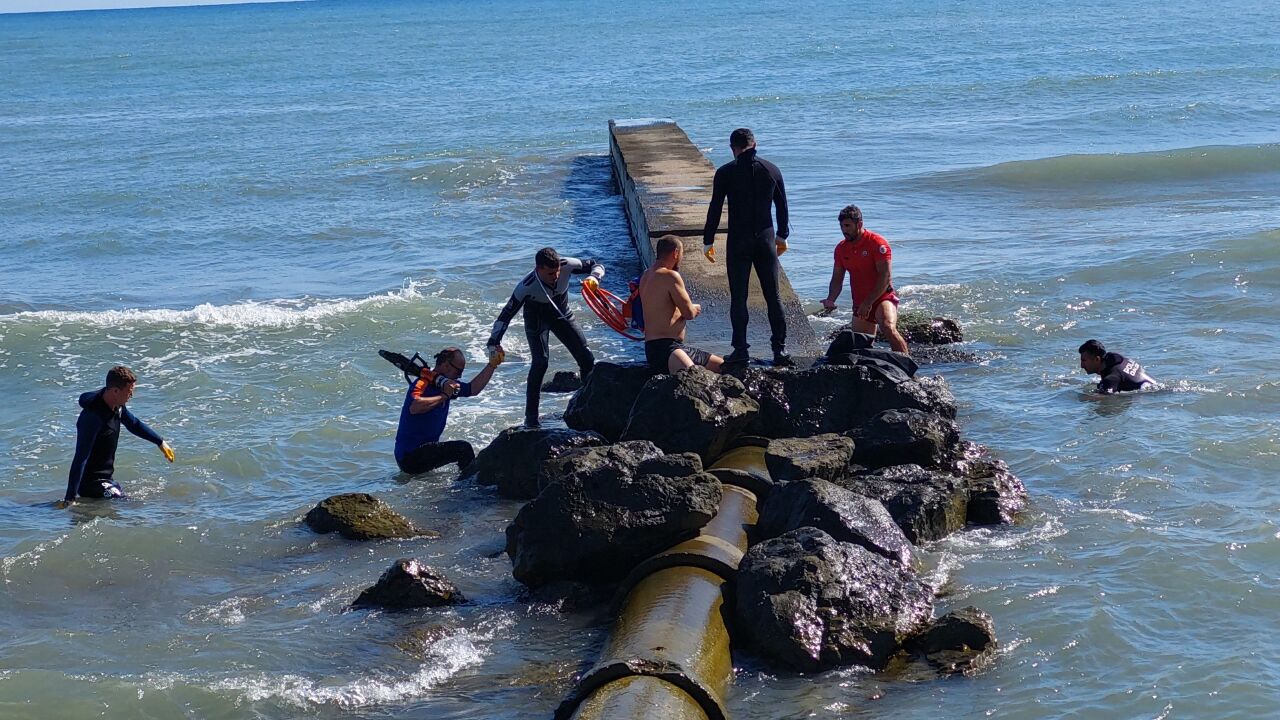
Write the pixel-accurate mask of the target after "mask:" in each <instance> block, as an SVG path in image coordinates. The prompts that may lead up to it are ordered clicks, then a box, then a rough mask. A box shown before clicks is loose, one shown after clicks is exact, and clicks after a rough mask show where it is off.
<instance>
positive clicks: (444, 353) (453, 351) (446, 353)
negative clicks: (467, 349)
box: [435, 347, 462, 366]
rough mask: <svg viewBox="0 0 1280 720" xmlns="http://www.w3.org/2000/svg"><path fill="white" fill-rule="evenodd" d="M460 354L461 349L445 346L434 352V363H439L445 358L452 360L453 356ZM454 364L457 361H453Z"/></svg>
mask: <svg viewBox="0 0 1280 720" xmlns="http://www.w3.org/2000/svg"><path fill="white" fill-rule="evenodd" d="M460 354H462V350H461V349H460V348H456V347H447V348H445V349H443V350H441V351H440V352H438V353H436V354H435V359H436V364H437V365H439V364H440V363H442V362H444V361H445V360H453V359H454V358H456V357H458V355H460ZM454 364H455V366H456V364H457V363H454Z"/></svg>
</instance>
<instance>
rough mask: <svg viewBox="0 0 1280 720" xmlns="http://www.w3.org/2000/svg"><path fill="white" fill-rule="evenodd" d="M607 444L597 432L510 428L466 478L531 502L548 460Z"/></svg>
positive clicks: (482, 453)
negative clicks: (572, 451)
mask: <svg viewBox="0 0 1280 720" xmlns="http://www.w3.org/2000/svg"><path fill="white" fill-rule="evenodd" d="M604 444H605V439H604V438H603V437H601V436H600V435H599V434H597V433H594V432H583V431H579V430H565V429H531V428H521V427H512V428H507V429H506V430H503V431H502V432H500V433H498V436H497V437H495V438H494V439H493V442H491V443H489V446H488V447H486V448H485V449H483V450H481V451H480V452H479V453H478V454H477V455H476V459H475V461H474V462H472V463H471V464H470V465H468V466H467V468H466V470H465V471H464V474H463V477H466V478H474V479H475V481H476V482H478V483H479V484H481V485H496V486H497V488H498V494H499V495H501V496H503V497H508V498H514V499H517V500H528V499H530V498H533V497H535V496H536V495H537V494H538V489H539V488H538V476H539V475H540V474H541V472H542V466H543V463H545V462H546V461H547V460H554V459H556V458H558V457H560V456H562V455H564V454H565V453H567V452H569V451H571V450H575V449H578V448H583V447H595V446H600V445H604Z"/></svg>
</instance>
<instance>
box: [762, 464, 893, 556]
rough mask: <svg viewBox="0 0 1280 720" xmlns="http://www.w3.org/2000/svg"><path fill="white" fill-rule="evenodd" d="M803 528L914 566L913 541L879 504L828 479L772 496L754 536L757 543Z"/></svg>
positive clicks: (801, 483) (786, 487)
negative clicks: (909, 539) (910, 540)
mask: <svg viewBox="0 0 1280 720" xmlns="http://www.w3.org/2000/svg"><path fill="white" fill-rule="evenodd" d="M802 527H814V528H817V529H819V530H821V531H823V532H825V533H826V534H828V535H830V536H831V537H833V538H835V539H836V540H839V541H841V542H847V543H853V544H854V545H859V546H861V547H864V548H866V549H867V550H870V551H871V552H873V553H875V554H877V555H881V556H883V557H886V558H888V559H890V560H893V561H894V562H896V563H898V564H899V565H910V564H911V543H910V542H909V541H908V540H907V537H906V535H904V534H903V533H902V529H901V528H899V527H898V525H897V524H896V523H895V522H894V520H893V516H892V515H890V514H889V511H888V510H886V509H885V507H884V505H882V504H881V503H880V501H879V500H873V499H871V498H869V497H865V496H862V495H859V494H857V493H854V492H850V491H849V490H845V489H844V488H842V487H840V486H838V485H835V484H833V483H829V482H827V481H826V480H819V479H816V478H815V479H811V480H800V481H797V482H793V483H790V484H787V485H784V486H782V487H780V488H778V489H777V490H776V491H775V492H773V493H771V494H770V495H769V497H768V499H766V500H765V501H764V503H763V504H762V505H761V507H760V519H759V521H757V523H756V527H755V531H754V532H753V533H752V536H753V539H754V540H755V541H757V542H759V541H761V540H767V539H769V538H774V537H778V536H779V535H783V534H785V533H788V532H791V531H792V530H798V529H800V528H802Z"/></svg>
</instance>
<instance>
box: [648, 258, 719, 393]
mask: <svg viewBox="0 0 1280 720" xmlns="http://www.w3.org/2000/svg"><path fill="white" fill-rule="evenodd" d="M656 254H657V259H656V261H655V262H654V264H653V267H651V268H649V269H648V270H645V271H644V274H643V275H641V276H640V306H641V307H642V308H644V355H645V359H646V360H648V362H649V369H650V370H653V371H654V372H656V373H670V374H672V375H674V374H676V373H677V372H679V371H681V370H683V369H685V368H690V367H693V366H694V365H701V366H702V367H704V368H706V369H708V370H710V371H712V372H720V366H721V365H722V364H723V363H724V358H721V357H720V356H719V355H712V354H711V353H709V352H707V351H706V350H700V349H698V348H694V347H687V346H685V344H684V336H685V323H687V322H688V321H690V320H692V319H694V318H696V317H698V314H699V313H701V312H702V306H701V305H698V304H695V303H694V302H693V300H692V299H691V298H690V297H689V292H688V291H687V290H685V288H684V278H682V277H680V259H681V258H683V257H684V243H683V242H682V241H681V240H680V238H678V237H676V236H675V235H663V236H662V237H660V238H658V244H657V248H656Z"/></svg>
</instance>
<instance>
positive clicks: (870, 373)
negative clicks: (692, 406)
mask: <svg viewBox="0 0 1280 720" xmlns="http://www.w3.org/2000/svg"><path fill="white" fill-rule="evenodd" d="M743 383H744V384H745V385H746V388H747V394H748V395H750V396H751V397H752V398H754V399H755V400H756V401H757V402H758V403H759V404H760V413H759V415H757V416H756V421H755V422H753V423H752V424H751V425H749V426H748V428H747V430H746V432H748V433H751V434H754V435H763V436H764V437H769V438H787V437H809V436H811V435H820V434H823V433H845V432H848V431H850V430H853V429H855V428H858V427H861V426H862V425H865V424H866V423H867V422H869V421H870V420H871V419H872V418H874V417H875V416H876V415H878V414H880V413H881V412H884V411H885V410H893V409H904V408H912V409H916V410H922V411H924V412H928V413H934V414H938V415H941V416H943V417H946V418H954V417H955V415H956V401H955V397H954V396H953V395H952V394H951V390H950V388H949V387H948V386H947V383H946V381H945V380H943V379H942V378H941V377H929V378H922V377H916V378H911V379H905V380H904V379H902V376H901V374H900V373H899V374H891V373H886V372H884V371H883V370H880V369H878V368H875V367H870V366H865V365H820V366H815V367H813V368H809V369H807V370H786V369H778V368H755V367H750V368H747V369H746V371H744V373H743Z"/></svg>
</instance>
